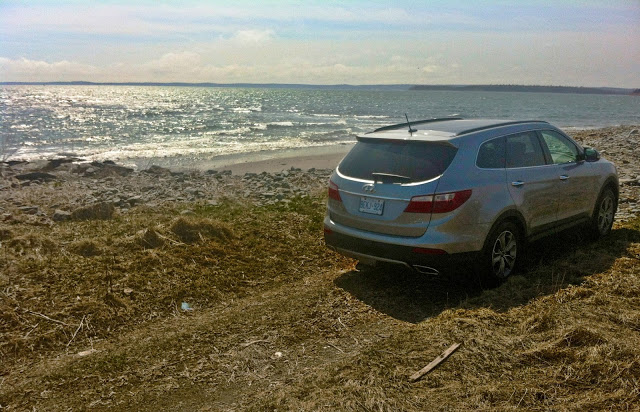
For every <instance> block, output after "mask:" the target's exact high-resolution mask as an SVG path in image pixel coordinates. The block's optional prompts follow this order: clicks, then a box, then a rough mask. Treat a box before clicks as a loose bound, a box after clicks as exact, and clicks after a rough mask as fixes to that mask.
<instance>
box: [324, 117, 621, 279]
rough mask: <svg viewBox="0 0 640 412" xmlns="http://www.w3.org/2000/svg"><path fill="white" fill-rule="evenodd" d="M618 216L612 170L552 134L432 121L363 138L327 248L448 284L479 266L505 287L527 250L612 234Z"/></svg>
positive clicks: (335, 179) (352, 156) (330, 210)
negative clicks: (468, 264)
mask: <svg viewBox="0 0 640 412" xmlns="http://www.w3.org/2000/svg"><path fill="white" fill-rule="evenodd" d="M617 204H618V176H617V172H616V168H615V166H614V165H613V163H611V162H609V161H607V160H605V159H603V158H601V157H600V155H599V153H598V152H597V151H596V150H594V149H591V148H583V147H582V146H581V145H579V144H578V143H576V142H575V141H574V140H573V139H571V138H570V137H568V136H567V135H566V134H564V133H563V132H562V131H561V130H559V129H558V128H556V127H554V126H552V125H551V124H549V123H547V122H543V121H537V120H527V121H505V120H494V119H461V118H444V119H430V120H422V121H415V122H407V123H401V124H397V125H391V126H386V127H382V128H379V129H376V130H374V131H373V132H369V133H366V134H364V135H362V136H358V142H357V143H356V145H355V146H354V147H353V149H352V150H351V151H350V152H349V153H348V154H347V156H346V157H345V158H344V159H343V160H342V161H341V162H340V164H339V165H338V167H337V168H336V170H335V171H334V173H333V175H332V176H331V180H330V181H329V200H328V205H327V214H326V217H325V220H324V236H325V242H326V244H327V246H328V247H329V248H331V249H333V250H335V251H337V252H339V253H342V254H344V255H347V256H350V257H353V258H355V259H358V260H359V261H360V262H361V263H362V264H365V265H375V264H376V263H378V262H388V263H398V264H402V265H405V266H409V267H411V268H413V269H415V270H417V271H419V272H421V273H432V274H437V273H439V272H440V271H441V270H442V269H443V268H445V267H446V266H448V265H451V264H456V265H459V264H460V263H461V262H462V261H463V260H471V261H472V262H473V263H474V265H475V267H476V268H477V269H478V271H479V272H480V273H481V274H483V275H487V276H488V278H489V279H490V280H492V281H499V280H501V279H504V278H506V277H507V276H509V275H510V274H511V273H513V272H514V271H515V270H516V269H517V267H518V264H519V263H520V261H521V260H522V259H521V256H522V252H523V250H524V248H525V246H526V244H527V242H528V241H531V240H534V239H538V238H540V237H542V236H545V235H548V234H551V233H555V232H558V231H560V230H564V229H567V228H569V227H572V226H576V225H585V224H586V225H588V226H589V227H590V230H591V231H592V232H593V233H594V234H595V235H597V236H603V235H606V234H608V233H609V231H610V230H611V225H612V223H613V218H614V215H615V213H616V209H617Z"/></svg>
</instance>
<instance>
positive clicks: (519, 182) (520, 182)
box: [511, 180, 524, 187]
mask: <svg viewBox="0 0 640 412" xmlns="http://www.w3.org/2000/svg"><path fill="white" fill-rule="evenodd" d="M522 185H524V182H523V181H522V180H516V181H515V182H511V186H515V187H520V186H522Z"/></svg>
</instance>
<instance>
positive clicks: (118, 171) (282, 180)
mask: <svg viewBox="0 0 640 412" xmlns="http://www.w3.org/2000/svg"><path fill="white" fill-rule="evenodd" d="M572 135H573V137H574V138H575V139H576V140H578V141H579V142H581V143H582V144H584V145H585V146H591V147H594V148H596V149H597V150H599V151H600V152H601V153H602V155H603V156H604V157H606V158H607V159H609V160H612V161H613V162H614V163H615V164H616V166H617V168H618V173H619V177H620V205H619V210H618V213H617V215H616V220H618V221H627V220H629V219H632V218H634V217H635V216H639V215H640V203H639V202H640V133H639V131H638V128H637V126H619V127H610V128H604V129H596V130H584V131H576V132H573V133H572ZM330 174H331V169H315V168H310V169H307V170H303V169H301V168H295V167H291V168H290V169H288V170H282V171H280V172H275V173H267V172H262V173H244V174H242V175H234V174H232V173H231V171H230V170H222V171H218V170H204V171H201V170H193V171H188V172H176V171H172V170H169V169H166V168H162V167H159V166H151V167H149V168H148V169H146V170H141V171H136V170H134V169H131V168H127V167H124V166H120V165H117V164H115V163H114V162H111V161H104V162H86V161H83V160H82V159H79V158H74V157H61V158H57V159H51V160H42V161H39V162H21V161H8V162H2V163H0V177H1V180H0V222H4V223H27V224H35V225H52V224H54V223H55V222H56V221H62V220H67V219H84V218H86V217H87V216H94V217H96V218H106V219H108V218H110V217H111V216H112V214H113V213H127V211H128V210H130V209H131V208H134V207H138V206H141V205H145V206H147V207H152V208H153V207H157V206H161V205H163V204H166V203H175V202H177V203H184V204H185V210H186V209H187V208H188V207H189V205H190V204H204V205H207V204H209V205H216V204H218V203H219V202H221V201H222V200H223V199H232V200H234V201H237V202H241V203H246V204H254V205H274V204H287V203H289V202H290V201H291V199H292V198H294V197H296V196H302V197H305V196H309V195H310V194H316V193H319V192H321V191H323V190H325V188H326V185H327V180H328V178H329V176H330ZM185 213H188V210H187V212H185Z"/></svg>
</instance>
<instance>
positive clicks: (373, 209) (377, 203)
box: [360, 196, 384, 215]
mask: <svg viewBox="0 0 640 412" xmlns="http://www.w3.org/2000/svg"><path fill="white" fill-rule="evenodd" d="M383 209H384V200H380V199H374V198H372V197H366V196H362V197H361V198H360V211H361V212H362V213H371V214H372V215H382V210H383Z"/></svg>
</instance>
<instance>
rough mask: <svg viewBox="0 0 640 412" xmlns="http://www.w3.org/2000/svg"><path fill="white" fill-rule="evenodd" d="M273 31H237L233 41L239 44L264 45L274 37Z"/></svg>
mask: <svg viewBox="0 0 640 412" xmlns="http://www.w3.org/2000/svg"><path fill="white" fill-rule="evenodd" d="M274 34H275V33H274V31H273V30H239V31H237V32H236V33H235V35H234V36H233V40H236V41H238V42H240V43H264V42H267V41H269V40H271V39H272V38H273V36H274Z"/></svg>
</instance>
